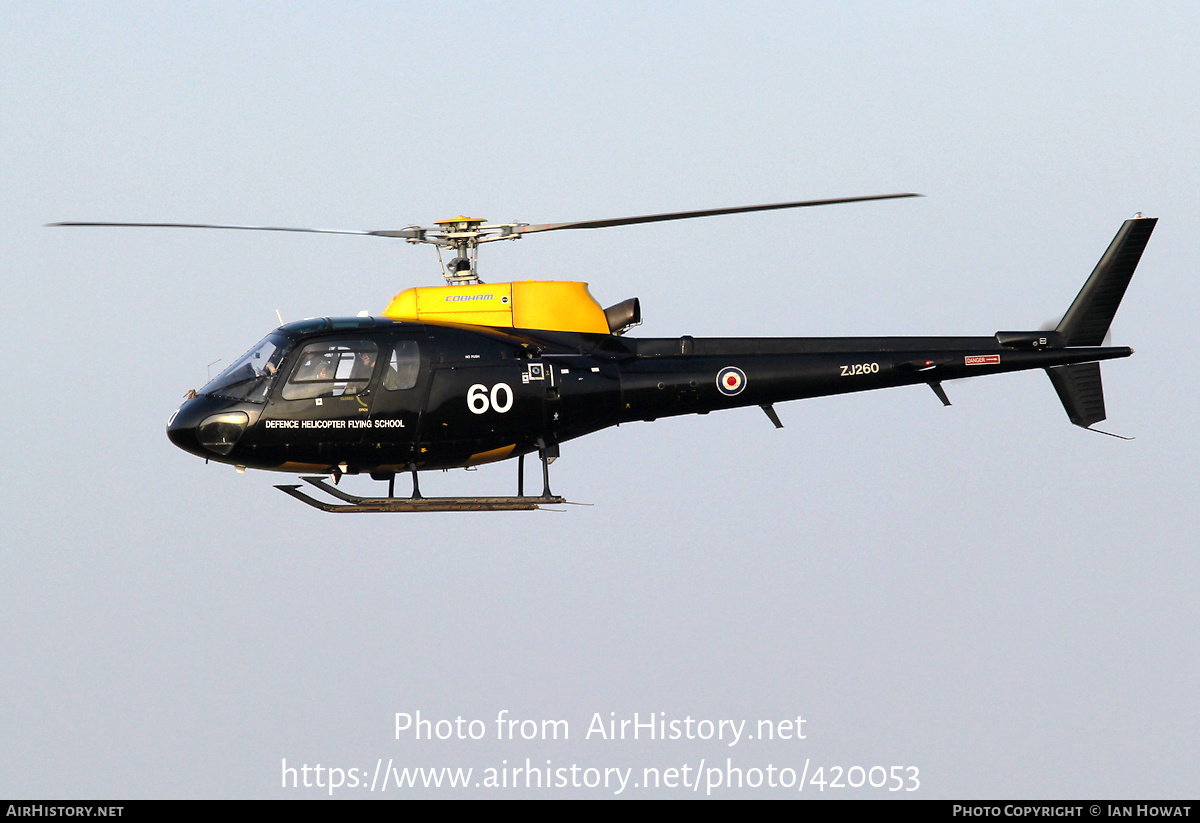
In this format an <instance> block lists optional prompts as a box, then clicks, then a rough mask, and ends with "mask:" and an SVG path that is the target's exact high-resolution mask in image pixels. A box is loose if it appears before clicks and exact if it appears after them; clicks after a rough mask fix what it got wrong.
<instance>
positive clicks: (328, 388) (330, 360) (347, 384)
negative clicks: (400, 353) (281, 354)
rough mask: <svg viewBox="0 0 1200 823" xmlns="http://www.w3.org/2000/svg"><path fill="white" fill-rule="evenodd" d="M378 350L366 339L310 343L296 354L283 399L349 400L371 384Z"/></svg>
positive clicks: (284, 388)
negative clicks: (322, 398)
mask: <svg viewBox="0 0 1200 823" xmlns="http://www.w3.org/2000/svg"><path fill="white" fill-rule="evenodd" d="M378 356H379V348H378V347H377V346H376V345H375V344H374V343H373V342H371V341H370V340H331V341H322V342H320V343H310V344H309V345H307V346H305V347H304V349H303V350H302V351H301V352H300V356H299V357H298V358H297V359H296V366H295V368H294V369H292V376H291V378H290V379H289V380H288V382H287V385H286V386H284V387H283V399H284V400H307V399H310V398H313V397H350V396H352V395H355V394H362V393H363V392H364V391H366V390H367V386H368V385H369V384H370V382H371V374H372V373H373V372H374V371H375V363H376V361H377V359H378Z"/></svg>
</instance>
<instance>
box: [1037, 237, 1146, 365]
mask: <svg viewBox="0 0 1200 823" xmlns="http://www.w3.org/2000/svg"><path fill="white" fill-rule="evenodd" d="M1157 222H1158V218H1156V217H1141V216H1138V217H1134V218H1131V219H1129V220H1126V221H1125V223H1124V224H1123V225H1122V226H1121V229H1120V231H1118V232H1117V236H1116V237H1114V238H1113V240H1112V242H1111V243H1109V244H1108V250H1107V251H1106V252H1104V256H1103V257H1101V258H1100V262H1099V263H1097V264H1096V268H1095V269H1094V270H1093V271H1092V276H1091V277H1089V278H1088V279H1087V282H1086V283H1084V284H1083V288H1082V289H1080V290H1079V295H1078V296H1077V297H1076V298H1075V302H1074V303H1072V304H1071V308H1069V309H1067V313H1066V314H1064V315H1063V319H1062V321H1061V322H1060V323H1059V324H1058V328H1057V329H1056V331H1058V332H1060V333H1061V334H1062V335H1063V343H1064V344H1065V345H1067V346H1099V345H1102V344H1103V343H1104V335H1105V334H1107V333H1108V327H1109V326H1110V325H1112V319H1113V315H1115V314H1116V313H1117V307H1118V306H1119V305H1121V298H1122V297H1124V296H1125V289H1126V288H1127V287H1128V286H1129V279H1130V278H1131V277H1133V271H1134V269H1136V268H1137V264H1138V261H1139V260H1141V259H1142V252H1143V251H1144V250H1145V248H1146V243H1147V242H1149V240H1150V233H1151V232H1152V231H1154V224H1155V223H1157Z"/></svg>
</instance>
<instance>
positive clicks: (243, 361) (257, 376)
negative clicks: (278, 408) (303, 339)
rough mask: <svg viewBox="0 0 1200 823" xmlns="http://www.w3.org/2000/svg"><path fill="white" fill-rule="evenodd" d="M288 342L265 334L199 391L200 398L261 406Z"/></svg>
mask: <svg viewBox="0 0 1200 823" xmlns="http://www.w3.org/2000/svg"><path fill="white" fill-rule="evenodd" d="M289 344H290V341H289V339H288V338H286V337H284V336H283V335H280V334H269V335H267V336H266V337H265V338H264V339H263V340H262V341H260V342H259V343H258V345H256V346H255V347H254V348H252V349H251V350H250V351H248V352H246V353H245V354H244V355H242V356H241V357H240V358H238V360H237V362H235V363H234V364H233V365H232V366H230V367H229V368H227V369H226V370H225V371H223V372H221V373H220V374H219V375H217V376H216V378H215V379H214V380H212V381H210V382H209V383H208V385H206V386H205V387H204V388H202V389H201V390H200V394H210V395H215V396H217V397H228V398H231V399H233V400H249V401H250V402H252V403H264V402H266V399H267V393H268V392H269V391H270V389H271V383H272V382H274V379H275V373H276V371H277V370H278V368H279V364H280V362H282V360H283V357H284V355H285V354H287V348H288V345H289Z"/></svg>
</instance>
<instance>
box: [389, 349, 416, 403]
mask: <svg viewBox="0 0 1200 823" xmlns="http://www.w3.org/2000/svg"><path fill="white" fill-rule="evenodd" d="M420 368H421V353H420V351H419V350H418V349H417V341H416V340H401V341H399V342H397V343H396V345H395V346H393V347H392V356H391V357H390V358H388V364H387V371H386V372H384V374H383V387H384V388H385V389H391V390H392V391H399V390H401V389H411V388H412V387H413V386H415V385H417V372H418V371H419V370H420Z"/></svg>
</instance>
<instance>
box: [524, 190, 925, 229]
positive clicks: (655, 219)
mask: <svg viewBox="0 0 1200 823" xmlns="http://www.w3.org/2000/svg"><path fill="white" fill-rule="evenodd" d="M898 197H921V195H919V194H914V193H911V192H909V193H905V194H875V195H870V196H868V197H838V198H835V199H833V200H801V201H799V202H796V203H769V204H767V205H764V206H734V207H733V208H728V209H704V210H702V211H677V212H671V213H669V214H643V215H640V216H638V217H616V218H612V219H609V220H584V221H581V222H577V223H541V224H539V225H533V226H522V227H521V228H520V230H519V231H520V233H521V234H530V233H532V232H535V231H557V230H559V229H604V228H608V227H609V226H629V225H632V224H634V223H661V222H663V221H666V220H687V219H689V218H692V217H713V216H715V215H718V214H741V213H742V212H749V211H773V210H774V209H798V208H803V207H804V206H831V205H833V204H834V203H859V202H862V201H864V200H894V199H896V198H898Z"/></svg>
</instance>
